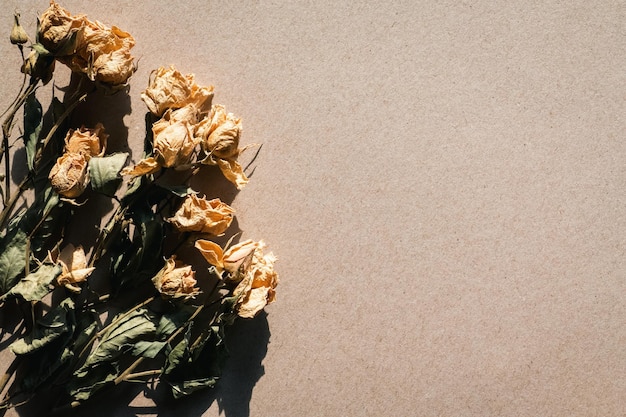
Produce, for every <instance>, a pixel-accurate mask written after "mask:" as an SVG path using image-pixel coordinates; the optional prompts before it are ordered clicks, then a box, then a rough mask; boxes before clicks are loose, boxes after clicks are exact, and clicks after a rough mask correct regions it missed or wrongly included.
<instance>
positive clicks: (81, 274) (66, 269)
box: [57, 244, 96, 292]
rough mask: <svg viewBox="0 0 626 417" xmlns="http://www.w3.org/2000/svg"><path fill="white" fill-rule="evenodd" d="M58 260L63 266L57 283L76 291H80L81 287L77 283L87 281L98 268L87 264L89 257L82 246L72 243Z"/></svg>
mask: <svg viewBox="0 0 626 417" xmlns="http://www.w3.org/2000/svg"><path fill="white" fill-rule="evenodd" d="M57 262H58V263H59V264H60V265H61V268H62V272H61V275H59V277H58V278H57V283H58V284H59V285H63V286H65V287H66V288H67V289H69V290H71V291H74V292H80V288H79V287H77V286H76V284H78V283H80V282H83V281H85V280H86V279H87V277H88V276H89V275H91V273H92V272H93V271H94V270H95V269H96V268H94V267H88V266H87V257H86V256H85V251H84V250H83V248H82V246H79V247H77V248H75V247H74V245H72V244H69V245H67V246H66V247H65V248H63V250H62V251H61V253H60V254H59V258H58V259H57Z"/></svg>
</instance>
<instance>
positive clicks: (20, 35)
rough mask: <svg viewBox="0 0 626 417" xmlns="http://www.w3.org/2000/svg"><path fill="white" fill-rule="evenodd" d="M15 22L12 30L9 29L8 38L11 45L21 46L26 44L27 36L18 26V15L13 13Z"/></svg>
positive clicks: (20, 26)
mask: <svg viewBox="0 0 626 417" xmlns="http://www.w3.org/2000/svg"><path fill="white" fill-rule="evenodd" d="M13 17H14V19H15V22H14V23H13V29H11V35H10V36H9V40H10V41H11V43H12V44H13V45H22V44H25V43H26V42H28V34H27V33H26V31H25V30H24V28H23V27H22V25H20V14H19V13H15V14H14V15H13Z"/></svg>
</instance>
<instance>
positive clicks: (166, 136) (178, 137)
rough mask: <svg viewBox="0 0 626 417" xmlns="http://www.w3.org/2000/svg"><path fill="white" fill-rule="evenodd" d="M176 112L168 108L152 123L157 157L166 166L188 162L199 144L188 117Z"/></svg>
mask: <svg viewBox="0 0 626 417" xmlns="http://www.w3.org/2000/svg"><path fill="white" fill-rule="evenodd" d="M181 110H183V109H181ZM177 111H180V110H177ZM177 111H176V112H177ZM176 112H172V111H171V110H168V111H167V112H166V113H165V114H164V115H163V118H162V119H160V120H159V121H157V122H156V123H154V124H153V125H152V134H153V147H154V152H155V154H156V159H157V161H158V162H159V164H160V165H161V166H163V167H166V168H169V167H176V166H181V165H186V164H188V163H189V162H190V160H191V156H192V154H193V151H194V149H195V148H196V145H197V141H196V139H195V138H194V135H193V130H192V125H191V124H190V123H189V121H188V120H187V119H186V118H183V117H177V115H178V114H177V113H176Z"/></svg>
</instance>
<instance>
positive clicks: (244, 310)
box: [233, 241, 278, 318]
mask: <svg viewBox="0 0 626 417" xmlns="http://www.w3.org/2000/svg"><path fill="white" fill-rule="evenodd" d="M264 247H265V244H264V243H263V241H260V242H259V245H258V247H257V248H256V250H255V251H254V255H253V258H252V262H251V265H250V266H249V267H248V270H247V272H246V275H245V277H244V278H243V279H242V280H241V282H240V283H239V285H237V288H235V290H234V291H233V295H236V296H239V299H238V301H237V305H236V307H235V308H236V310H237V314H238V315H239V317H243V318H252V317H254V316H255V315H256V314H257V313H258V312H259V311H261V310H262V309H263V308H264V307H265V306H266V305H267V304H270V303H272V302H274V301H275V300H276V286H277V285H278V273H277V272H276V271H275V270H274V262H276V257H275V256H274V254H273V253H268V254H267V255H263V248H264Z"/></svg>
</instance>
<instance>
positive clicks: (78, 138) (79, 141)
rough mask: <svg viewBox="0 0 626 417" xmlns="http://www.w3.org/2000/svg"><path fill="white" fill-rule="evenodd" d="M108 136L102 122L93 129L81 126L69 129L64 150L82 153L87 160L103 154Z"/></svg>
mask: <svg viewBox="0 0 626 417" xmlns="http://www.w3.org/2000/svg"><path fill="white" fill-rule="evenodd" d="M108 137H109V135H107V134H106V133H104V126H102V123H98V124H97V125H96V127H95V128H93V129H88V128H86V127H84V126H83V127H81V128H80V129H78V130H70V131H69V132H68V133H67V136H66V137H65V152H66V153H79V154H82V155H84V156H85V159H86V160H87V161H89V159H91V157H92V156H102V155H104V150H105V148H106V141H107V138H108Z"/></svg>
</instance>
